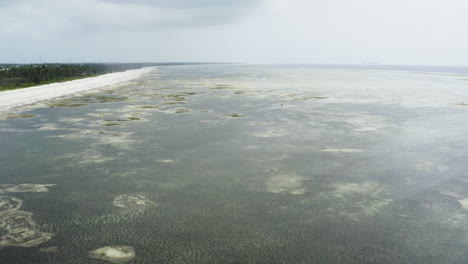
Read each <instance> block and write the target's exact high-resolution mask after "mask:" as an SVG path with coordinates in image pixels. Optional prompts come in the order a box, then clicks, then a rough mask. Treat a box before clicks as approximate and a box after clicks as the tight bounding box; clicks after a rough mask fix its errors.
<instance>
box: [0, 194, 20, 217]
mask: <svg viewBox="0 0 468 264" xmlns="http://www.w3.org/2000/svg"><path fill="white" fill-rule="evenodd" d="M22 204H23V201H22V200H20V199H18V198H15V197H9V196H0V212H3V211H8V210H18V209H20V207H21V205H22ZM0 221H1V220H0Z"/></svg>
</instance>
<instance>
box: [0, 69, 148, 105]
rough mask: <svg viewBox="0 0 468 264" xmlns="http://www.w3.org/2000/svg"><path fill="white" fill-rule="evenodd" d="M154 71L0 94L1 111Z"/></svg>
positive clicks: (130, 71) (111, 83) (106, 75)
mask: <svg viewBox="0 0 468 264" xmlns="http://www.w3.org/2000/svg"><path fill="white" fill-rule="evenodd" d="M153 69H154V68H153V67H147V68H143V69H138V70H129V71H125V72H115V73H108V74H104V75H100V76H97V77H92V78H85V79H80V80H74V81H68V82H62V83H52V84H46V85H40V86H34V87H29V88H23V89H17V90H12V91H5V92H0V111H6V110H9V109H12V108H15V107H20V106H25V105H31V104H35V103H37V102H40V101H44V100H48V99H52V98H56V97H61V96H66V95H71V94H75V93H79V92H83V91H88V90H92V89H96V88H102V87H106V86H110V85H116V84H119V83H123V82H126V81H130V80H133V79H136V78H138V77H140V76H142V75H143V74H146V73H148V72H151V71H152V70H153Z"/></svg>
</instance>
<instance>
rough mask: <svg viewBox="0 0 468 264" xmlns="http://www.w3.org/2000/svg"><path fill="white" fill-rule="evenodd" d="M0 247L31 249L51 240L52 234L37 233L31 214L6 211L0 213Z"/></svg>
mask: <svg viewBox="0 0 468 264" xmlns="http://www.w3.org/2000/svg"><path fill="white" fill-rule="evenodd" d="M0 231H1V232H0V234H4V235H2V236H1V237H0V247H1V246H15V247H33V246H37V245H39V244H41V243H43V242H45V241H47V240H49V239H51V238H52V234H50V233H44V232H39V231H38V230H37V228H36V223H34V221H33V220H32V213H29V212H24V211H18V210H7V211H3V212H0Z"/></svg>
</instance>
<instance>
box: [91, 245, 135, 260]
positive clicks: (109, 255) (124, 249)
mask: <svg viewBox="0 0 468 264" xmlns="http://www.w3.org/2000/svg"><path fill="white" fill-rule="evenodd" d="M89 257H91V258H94V259H101V260H105V261H109V262H112V263H117V264H120V263H125V262H128V261H130V260H132V259H133V258H135V249H134V248H133V247H131V246H107V247H102V248H98V249H96V250H93V251H90V252H89Z"/></svg>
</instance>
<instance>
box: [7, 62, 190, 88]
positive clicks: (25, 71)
mask: <svg viewBox="0 0 468 264" xmlns="http://www.w3.org/2000/svg"><path fill="white" fill-rule="evenodd" d="M186 64H194V63H107V64H105V63H87V64H27V65H14V64H3V65H0V91H5V90H12V89H18V88H25V87H30V86H35V85H41V84H48V83H54V82H62V81H70V80H75V79H81V78H87V77H93V76H97V75H100V74H106V73H112V72H120V71H126V70H133V69H140V68H143V67H151V66H175V65H186Z"/></svg>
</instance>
